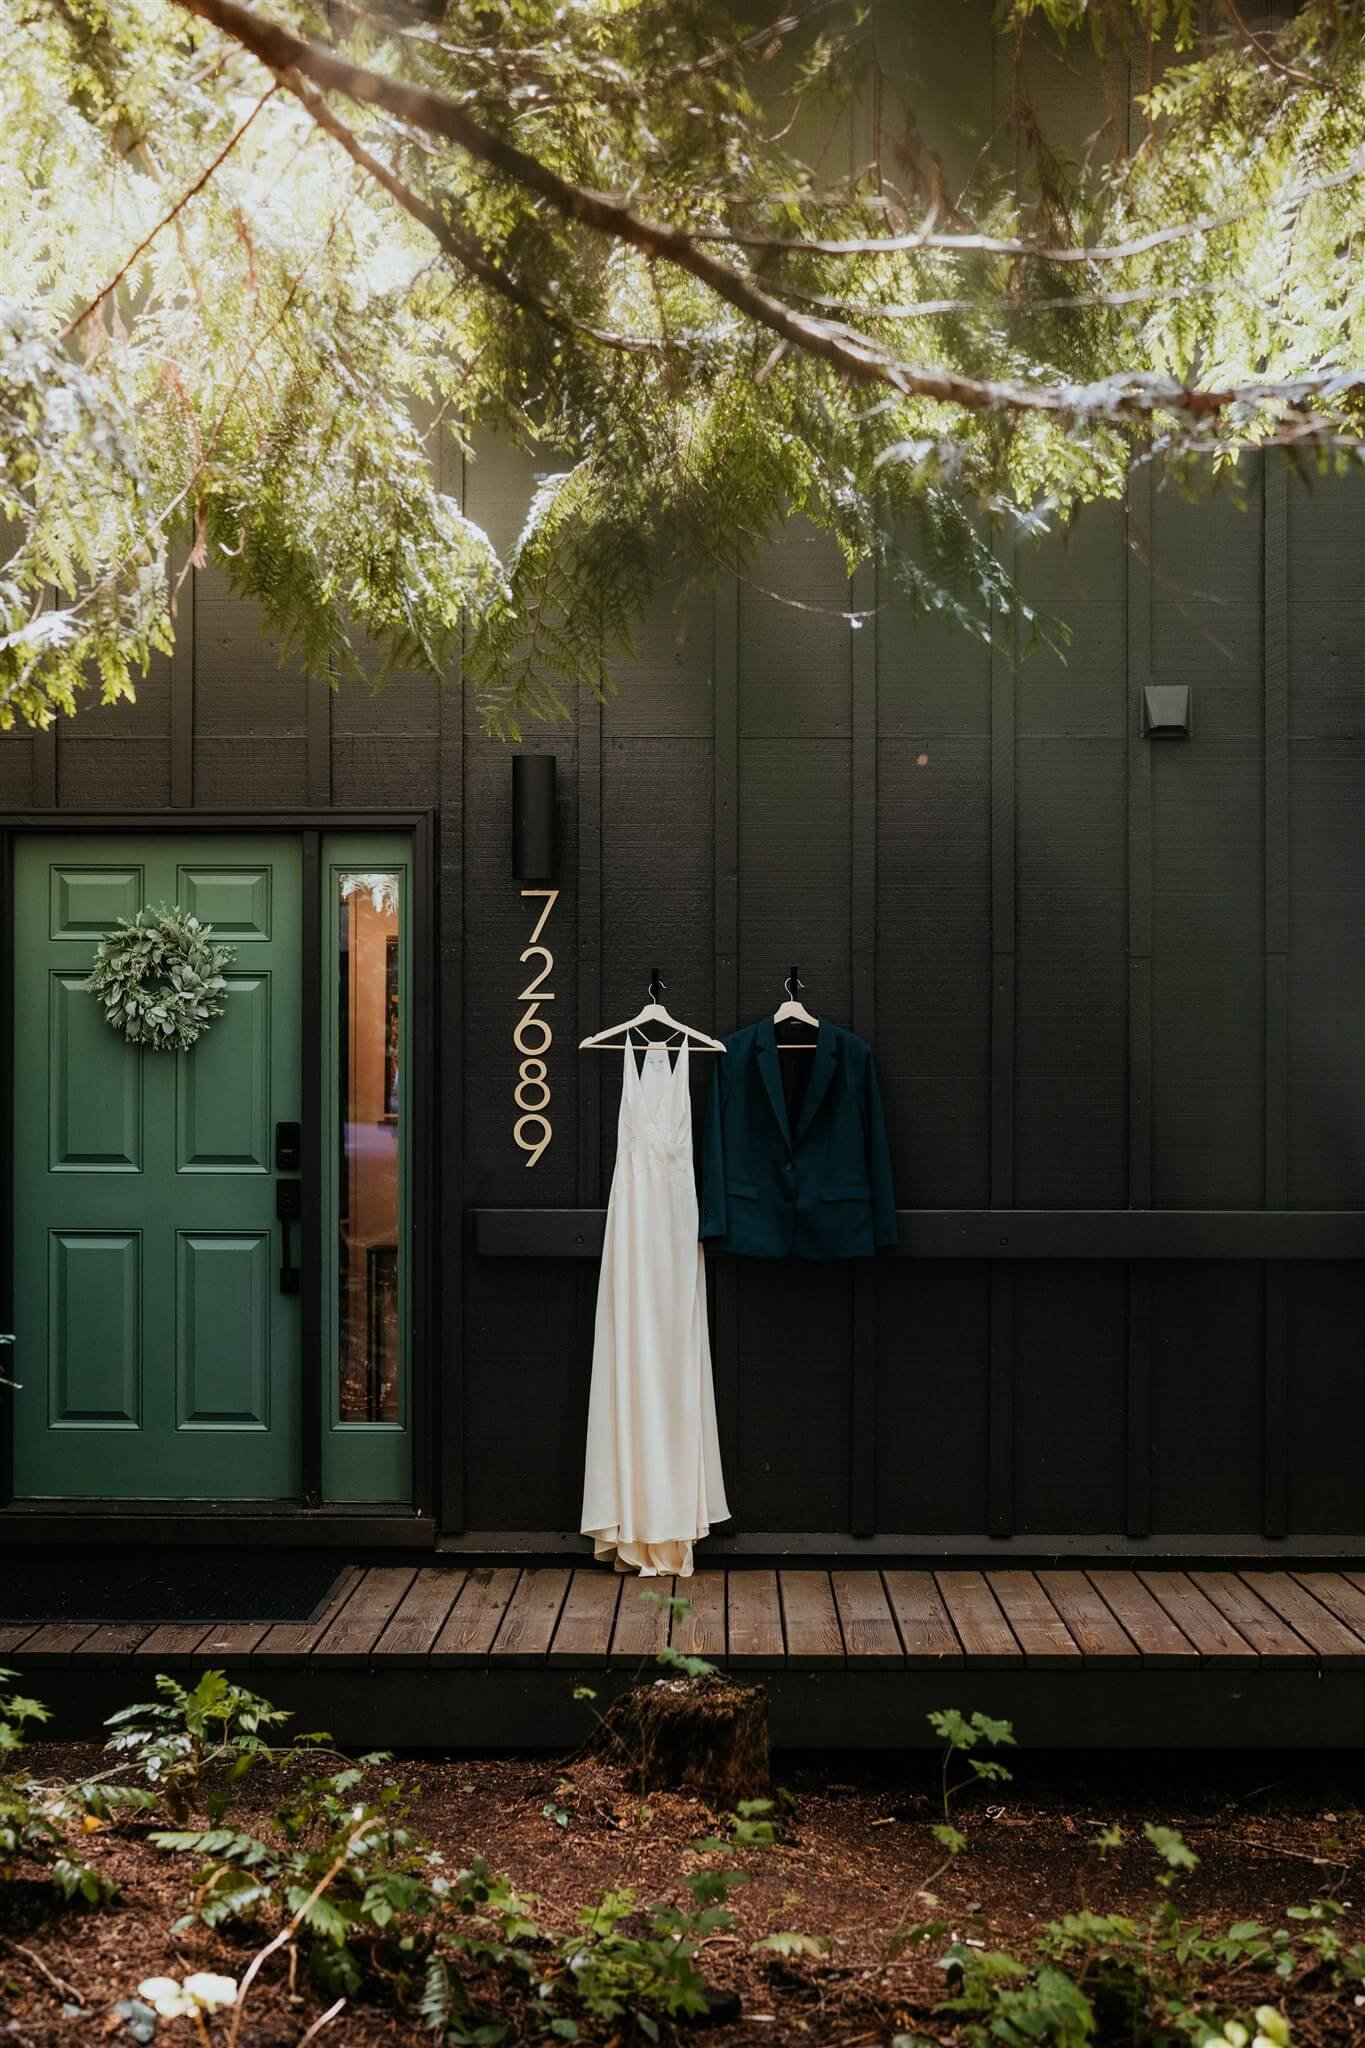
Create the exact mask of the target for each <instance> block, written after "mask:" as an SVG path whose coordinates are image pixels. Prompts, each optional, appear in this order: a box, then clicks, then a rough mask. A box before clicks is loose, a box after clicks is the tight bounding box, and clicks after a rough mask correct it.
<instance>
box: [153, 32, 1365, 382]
mask: <svg viewBox="0 0 1365 2048" xmlns="http://www.w3.org/2000/svg"><path fill="white" fill-rule="evenodd" d="M175 4H176V5H177V6H179V7H182V8H184V10H185V11H186V12H187V13H190V14H195V15H198V16H199V17H201V18H202V19H203V20H205V21H208V22H210V23H212V25H213V26H214V27H215V28H218V29H221V30H222V31H223V33H224V34H226V35H229V36H231V37H233V38H234V39H235V40H236V41H237V42H239V43H241V44H242V46H243V47H244V48H245V49H247V50H250V51H251V53H252V55H253V56H255V57H258V58H259V59H260V61H261V62H262V63H263V64H265V65H267V66H268V67H269V69H270V70H272V71H273V72H274V73H275V74H276V76H277V78H281V79H282V78H283V77H284V75H285V74H286V73H288V72H296V73H298V74H299V75H300V76H302V77H306V78H307V79H309V80H310V81H311V82H312V83H313V84H314V85H316V86H319V87H321V88H323V89H324V90H331V91H336V92H341V93H344V94H345V95H346V96H347V98H349V99H352V100H354V101H356V102H357V103H358V104H360V105H365V106H375V107H381V108H384V109H385V110H387V111H388V112H389V113H391V114H394V115H396V116H397V117H398V119H400V120H402V121H405V122H408V123H410V124H411V125H412V126H414V127H417V128H422V129H425V130H426V131H427V132H428V133H429V134H433V135H439V136H440V137H441V138H442V139H443V140H445V141H447V142H450V143H453V144H455V145H456V147H457V148H460V149H462V150H464V151H465V152H466V153H467V154H468V155H470V156H471V157H473V158H474V159H475V160H476V162H479V163H482V164H485V165H487V166H488V168H489V169H490V170H494V171H497V172H498V173H499V174H500V175H501V176H503V177H505V178H508V179H510V180H511V181H512V182H513V183H514V184H516V185H519V186H520V187H521V188H522V189H523V190H524V191H528V192H533V193H535V194H537V195H538V196H539V197H540V198H542V199H544V200H545V201H547V203H548V204H549V205H550V206H551V207H552V208H553V209H554V210H555V211H556V212H557V213H559V214H560V215H561V216H562V217H563V218H564V219H566V220H571V221H577V222H579V223H581V224H582V225H583V226H585V227H589V228H592V229H593V230H594V231H595V232H596V233H598V234H601V235H604V236H606V237H608V238H609V239H612V240H615V241H618V242H623V243H626V244H627V245H629V246H630V247H632V248H635V249H638V250H639V251H640V253H641V255H643V256H645V257H647V258H648V259H649V260H651V261H655V262H666V263H671V264H673V265H674V266H675V267H676V268H677V269H679V270H682V271H685V272H686V273H687V274H688V275H689V276H692V277H695V278H696V279H697V281H698V282H699V283H701V284H703V285H705V286H706V287H707V288H708V289H709V290H711V291H713V292H714V293H715V294H716V296H717V297H718V298H721V299H723V300H725V301H726V303H727V304H729V305H732V306H734V307H735V308H736V310H737V311H738V312H740V313H742V314H743V315H744V316H745V317H746V318H747V319H749V320H752V321H753V322H754V323H755V325H757V326H760V327H764V328H766V329H768V330H769V331H770V332H771V333H773V334H774V335H776V336H778V337H779V338H780V339H782V340H784V341H787V342H789V343H791V344H792V345H793V346H794V347H796V348H799V349H800V350H802V351H803V353H804V354H806V355H809V356H815V357H817V358H819V359H820V360H822V361H824V362H828V363H830V364H831V365H832V366H833V367H834V368H835V369H836V370H838V371H840V372H841V373H842V374H843V375H844V376H847V377H849V378H852V379H853V380H854V381H855V382H858V383H869V384H879V385H883V386H887V387H889V388H890V389H891V390H893V391H895V392H897V393H899V394H900V395H901V396H902V397H907V398H911V397H914V398H926V399H932V400H936V401H938V402H940V403H942V404H946V405H955V406H959V407H962V408H963V409H964V410H967V411H971V412H1037V413H1050V414H1053V415H1059V416H1062V417H1064V418H1075V417H1078V416H1080V415H1082V414H1090V415H1099V416H1102V417H1104V418H1107V419H1110V420H1113V421H1115V422H1121V421H1127V422H1134V421H1138V422H1143V421H1147V420H1150V418H1151V416H1152V415H1153V413H1155V412H1161V411H1168V412H1175V413H1180V414H1184V415H1186V416H1188V417H1191V418H1208V417H1210V416H1212V415H1217V414H1219V413H1221V412H1224V411H1226V410H1227V408H1229V407H1230V406H1233V405H1248V404H1250V405H1258V404H1264V403H1266V402H1268V401H1270V400H1282V401H1285V402H1287V403H1290V404H1294V405H1299V406H1302V405H1303V404H1304V403H1305V401H1306V400H1308V399H1309V398H1312V397H1314V396H1315V395H1317V394H1319V393H1320V392H1323V391H1328V390H1330V391H1331V392H1332V393H1333V394H1339V393H1341V392H1343V391H1347V390H1353V389H1359V388H1365V371H1362V372H1358V373H1357V372H1352V373H1349V374H1343V373H1341V372H1336V371H1333V372H1325V373H1323V374H1321V375H1319V376H1312V377H1300V378H1295V379H1292V380H1290V381H1289V382H1287V383H1285V384H1282V385H1274V384H1256V385H1245V386H1236V387H1230V388H1228V389H1224V390H1205V391H1201V390H1198V389H1195V388H1193V387H1190V386H1185V385H1182V384H1180V383H1178V382H1177V381H1176V380H1174V379H1172V378H1166V377H1158V376H1155V375H1152V374H1146V373H1139V374H1137V375H1133V376H1119V377H1111V378H1104V379H1101V380H1100V381H1099V382H1098V383H1095V384H1090V385H1083V386H1072V385H1048V384H1023V383H1018V382H1013V381H1011V382H991V381H986V380H983V379H980V378H975V377H967V376H964V375H962V374H960V373H959V372H958V371H956V370H952V369H949V368H945V367H941V366H925V365H919V364H911V363H906V362H901V361H899V360H898V359H897V358H896V357H895V356H894V355H892V354H891V353H890V351H889V350H887V349H886V348H884V347H883V346H882V345H881V344H880V343H879V342H877V341H876V340H874V339H873V338H872V337H870V336H868V335H864V334H861V333H859V332H858V331H857V330H856V329H854V328H850V327H848V326H845V325H843V324H842V323H839V322H835V321H828V320H817V319H812V318H808V317H807V316H806V315H804V314H801V313H796V312H794V311H793V310H792V309H791V308H790V307H789V306H785V305H783V304H782V302H781V301H780V300H778V299H775V298H773V297H772V296H771V295H770V294H769V293H768V292H766V291H764V290H763V289H762V288H761V287H760V286H759V285H757V284H756V283H754V282H753V281H752V280H751V279H750V278H748V277H746V276H744V275H743V274H742V273H741V272H739V271H736V270H733V269H731V267H730V266H729V265H728V264H726V263H723V262H721V261H720V260H719V258H717V257H715V256H712V255H711V254H709V253H708V251H707V250H706V249H704V248H702V247H701V246H699V244H700V242H701V240H702V239H703V237H701V236H695V235H693V234H690V233H689V232H688V231H687V230H685V229H683V228H679V227H675V226H673V225H672V224H670V223H668V222H664V221H655V220H650V219H648V218H646V217H645V216H643V215H641V214H638V213H636V212H635V211H634V209H633V208H631V207H629V206H627V205H625V204H623V203H622V202H621V201H620V200H617V199H613V198H611V197H610V196H608V195H607V194H604V193H600V192H591V191H588V190H587V189H586V188H584V187H583V186H580V185H575V184H573V183H572V182H571V181H570V180H569V179H567V178H565V177H562V176H561V175H560V173H559V172H558V171H555V170H553V169H552V168H551V167H550V165H548V164H546V163H543V162H542V161H541V160H540V159H539V158H538V157H535V156H533V155H531V154H530V152H529V151H527V150H524V149H521V148H519V147H518V145H517V144H515V143H513V142H510V141H509V140H508V139H507V137H506V136H503V135H498V134H495V133H493V132H492V131H490V130H488V129H486V128H484V127H483V126H482V124H481V123H480V122H478V121H476V120H475V119H474V118H473V117H472V116H471V115H470V114H469V113H468V112H467V111H466V109H464V108H463V107H460V106H457V105H456V104H455V103H454V102H453V101H451V100H448V99H446V98H445V97H444V96H443V95H442V94H440V93H437V92H433V91H432V90H431V89H430V88H429V87H426V86H421V85H414V84H411V83H408V82H407V81H405V80H402V79H397V78H393V77H390V76H388V75H386V74H384V73H380V72H375V71H369V70H366V69H365V68H363V67H362V66H360V65H357V64H352V63H350V62H348V61H347V60H346V59H345V58H342V57H338V56H337V55H336V54H335V53H334V52H333V51H331V50H329V49H326V48H323V47H322V46H321V45H319V44H316V43H311V42H305V41H303V40H302V39H301V38H300V37H298V36H296V35H293V34H292V33H291V32H290V31H289V30H287V29H285V28H282V27H280V26H279V24H278V23H275V22H269V21H263V20H261V19H260V17H259V16H258V15H257V14H256V13H255V12H254V10H253V9H252V8H250V7H248V6H245V5H243V4H242V0H175ZM1358 165H1359V168H1358V169H1355V170H1353V171H1352V172H1351V173H1349V174H1343V177H1344V176H1345V175H1351V176H1356V175H1360V174H1361V173H1362V172H1365V150H1362V152H1361V153H1360V157H1359V159H1358ZM1342 181H1343V180H1342V178H1341V177H1339V178H1338V179H1336V180H1334V181H1332V182H1336V183H1340V182H1342ZM1190 231H1193V230H1190ZM1176 232H1181V231H1177V230H1174V229H1172V230H1164V231H1158V234H1157V236H1156V237H1145V238H1143V244H1142V246H1155V242H1156V241H1157V240H1159V239H1162V238H1163V237H1164V236H1173V235H1174V234H1175V233H1176ZM708 239H710V238H709V237H708ZM961 239H962V238H959V240H961ZM967 239H968V240H969V241H971V242H978V241H979V242H981V243H983V244H984V243H985V242H987V240H988V238H967ZM813 246H818V245H813ZM858 246H859V247H862V246H863V245H858ZM897 246H898V241H897V239H895V238H891V239H888V240H887V241H886V242H883V243H874V244H871V245H870V248H871V251H872V252H873V253H876V252H877V251H878V250H882V249H885V250H890V249H894V248H895V247H897ZM1134 246H1135V247H1137V246H1139V245H1134ZM1011 247H1012V245H1006V248H1007V249H1008V248H1011ZM1076 260H1094V259H1093V255H1092V254H1091V253H1090V252H1081V254H1080V255H1079V256H1078V257H1077V259H1076Z"/></svg>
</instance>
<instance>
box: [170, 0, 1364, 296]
mask: <svg viewBox="0 0 1365 2048" xmlns="http://www.w3.org/2000/svg"><path fill="white" fill-rule="evenodd" d="M180 4H181V5H184V4H185V0H180ZM1358 178H1365V149H1359V150H1357V152H1356V154H1355V155H1354V156H1353V157H1352V158H1351V161H1350V163H1349V164H1347V166H1346V168H1345V170H1342V171H1333V172H1332V173H1331V174H1330V175H1329V176H1328V177H1325V178H1305V179H1304V180H1303V181H1302V182H1301V183H1300V184H1298V185H1289V186H1286V188H1285V190H1284V191H1283V192H1278V193H1274V194H1272V195H1271V197H1269V198H1268V199H1263V200H1260V201H1258V202H1257V203H1256V204H1255V205H1253V206H1239V207H1237V208H1235V209H1234V210H1233V211H1232V212H1230V213H1205V214H1200V215H1199V217H1198V218H1197V219H1196V220H1185V221H1178V222H1174V223H1173V224H1172V225H1171V226H1170V227H1166V228H1153V229H1152V231H1151V233H1150V234H1146V235H1137V236H1135V237H1134V239H1133V240H1132V241H1131V242H1111V243H1108V244H1105V243H1103V242H1099V243H1096V244H1095V246H1094V247H1093V248H1089V249H1084V248H1074V249H1071V248H1056V249H1054V248H1048V247H1047V246H1046V245H1045V244H1043V243H1039V242H1022V241H1016V240H1014V239H1013V238H1011V237H1010V236H1007V235H950V234H935V233H933V232H931V231H929V230H923V229H919V228H912V229H911V231H910V232H909V234H905V235H882V236H876V237H874V236H866V237H864V236H855V235H850V236H848V237H845V238H842V239H837V240H836V239H833V238H831V239H829V240H821V239H820V238H819V237H816V236H811V237H806V236H802V235H787V236H783V235H765V234H763V233H762V232H761V231H760V230H759V229H756V228H755V229H745V228H699V229H698V230H697V233H696V235H695V237H694V240H696V241H698V242H724V243H727V244H730V245H732V246H733V247H735V248H739V249H785V250H789V251H792V252H794V253H795V254H797V255H800V256H894V255H898V254H903V255H919V254H920V253H921V252H924V253H926V254H929V255H937V254H943V255H949V256H1017V257H1020V258H1024V259H1027V260H1028V261H1030V262H1033V263H1128V262H1131V261H1132V259H1133V257H1135V256H1146V255H1149V254H1150V253H1151V251H1152V250H1153V249H1162V248H1165V247H1166V245H1167V244H1168V243H1170V242H1183V241H1187V240H1188V239H1189V238H1190V237H1191V236H1192V235H1211V234H1215V233H1217V232H1218V230H1219V229H1221V228H1231V227H1236V226H1237V224H1238V222H1239V221H1244V220H1250V219H1251V217H1252V215H1253V214H1257V213H1265V212H1267V211H1269V210H1270V209H1271V208H1274V209H1277V210H1283V209H1286V208H1289V207H1294V206H1301V205H1302V204H1303V202H1304V200H1305V199H1312V198H1314V197H1315V196H1316V195H1317V194H1318V193H1319V192H1333V191H1335V190H1336V189H1337V187H1338V186H1340V185H1352V184H1354V183H1355V181H1356V180H1357V179H1358Z"/></svg>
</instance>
